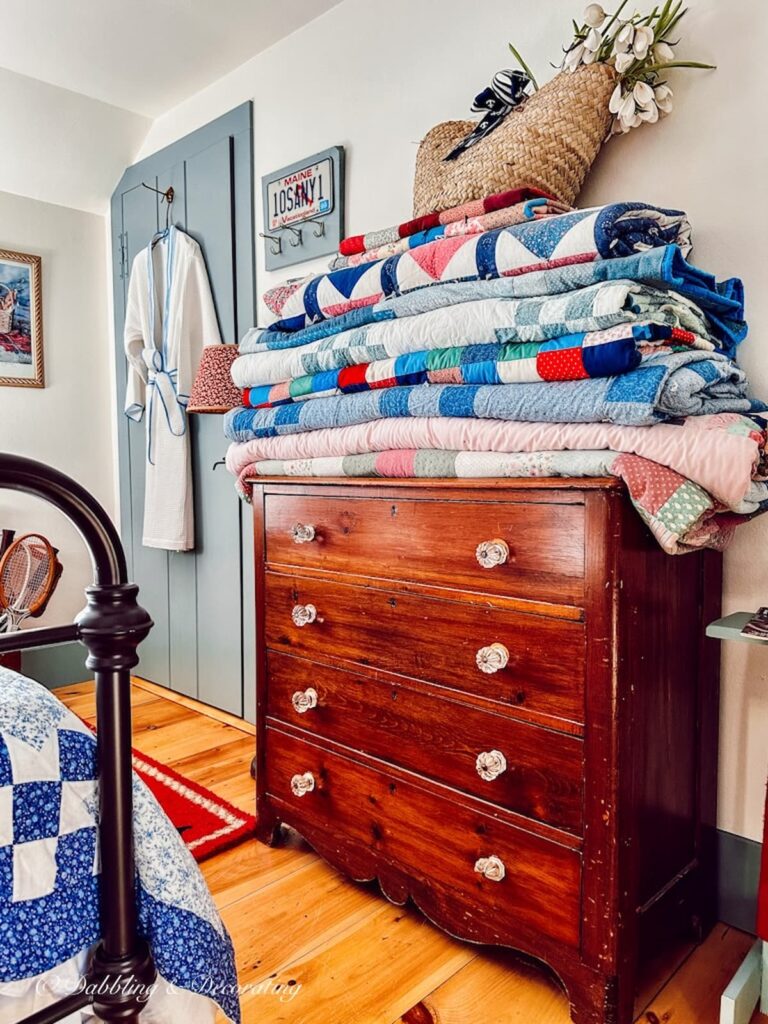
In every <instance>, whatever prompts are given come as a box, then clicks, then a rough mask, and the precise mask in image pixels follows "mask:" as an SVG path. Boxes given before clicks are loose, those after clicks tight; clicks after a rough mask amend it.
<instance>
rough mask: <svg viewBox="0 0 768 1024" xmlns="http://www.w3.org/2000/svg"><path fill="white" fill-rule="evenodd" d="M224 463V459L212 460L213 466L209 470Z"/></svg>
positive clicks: (224, 464)
mask: <svg viewBox="0 0 768 1024" xmlns="http://www.w3.org/2000/svg"><path fill="white" fill-rule="evenodd" d="M226 464H227V463H226V462H225V461H224V459H219V461H218V462H214V464H213V466H212V467H211V470H214V469H216V467H217V466H226Z"/></svg>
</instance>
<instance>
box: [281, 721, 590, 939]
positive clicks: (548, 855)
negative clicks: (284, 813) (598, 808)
mask: <svg viewBox="0 0 768 1024" xmlns="http://www.w3.org/2000/svg"><path fill="white" fill-rule="evenodd" d="M266 744H267V789H268V791H269V792H270V793H271V794H272V795H273V796H275V797H276V798H277V799H278V800H280V801H281V803H282V804H283V805H289V806H291V807H292V808H293V809H292V811H291V812H290V824H292V825H294V826H295V827H296V828H297V829H298V830H299V831H301V829H302V825H303V824H304V825H307V824H308V825H310V827H311V826H312V825H314V826H315V827H317V826H320V825H322V824H323V823H327V822H329V821H332V822H333V823H334V833H340V834H341V835H343V836H345V837H346V838H348V839H350V840H352V841H353V842H354V843H356V844H358V845H360V846H361V847H365V848H367V849H368V850H369V851H370V853H371V855H372V858H371V862H370V863H371V867H370V868H369V869H367V870H365V872H364V875H365V876H369V877H382V878H383V880H384V885H385V888H386V885H387V877H388V873H389V871H393V872H394V875H395V876H396V877H398V878H400V879H408V880H410V879H415V880H418V881H421V882H422V883H425V882H426V883H428V885H429V887H430V888H431V889H432V890H433V891H439V892H441V893H442V896H443V898H444V899H445V900H446V901H447V902H449V903H450V904H451V905H452V907H453V914H454V916H455V918H456V921H457V927H458V928H459V930H461V925H460V923H459V922H461V921H462V918H464V919H469V920H471V919H472V918H473V917H482V918H485V919H486V924H487V923H488V922H491V921H492V922H493V928H494V931H495V932H496V933H497V934H498V935H499V936H502V935H503V934H504V933H505V931H506V932H507V934H508V935H509V936H510V938H511V937H512V936H514V934H515V929H516V926H517V922H521V923H522V924H524V925H526V926H528V927H533V928H535V929H536V930H537V931H540V932H541V933H543V934H544V935H546V936H548V937H550V938H552V939H555V940H556V941H558V942H562V943H564V944H566V945H568V946H571V947H573V946H576V945H577V944H578V941H579V890H580V874H581V862H580V857H579V855H578V853H576V852H575V851H573V850H569V849H567V848H566V847H563V846H560V845H558V844H556V843H551V842H548V841H547V840H545V839H541V838H540V837H539V836H534V835H531V834H530V833H528V832H525V831H523V830H522V829H516V828H512V827H510V826H509V825H506V824H504V823H502V822H499V821H497V820H496V819H495V818H493V817H491V816H489V815H483V814H479V813H477V812H476V811H474V810H470V809H469V808H465V807H462V806H461V805H457V804H455V803H454V802H453V801H451V800H449V799H445V798H443V797H442V796H439V795H438V794H437V793H436V792H430V791H429V790H427V789H425V788H422V787H420V786H417V785H414V784H411V783H408V782H405V781H403V780H402V779H399V778H395V776H388V775H387V773H385V772H381V771H378V770H376V769H375V768H372V767H370V766H368V765H367V764H365V763H363V762H362V760H360V761H357V760H356V761H352V760H351V759H347V758H344V757H341V756H339V755H337V754H332V753H330V752H328V751H327V750H324V749H323V748H322V747H319V746H315V745H314V744H310V743H309V742H307V741H302V740H299V739H297V738H296V737H294V736H288V735H287V734H285V733H281V732H278V731H276V730H274V729H271V728H267V730H266ZM307 771H311V772H312V773H313V775H314V776H315V778H316V780H317V783H316V787H315V789H314V791H313V792H311V793H307V794H305V795H304V796H302V797H295V796H294V795H293V794H292V792H291V788H290V780H291V777H292V776H293V775H294V774H296V773H303V772H307ZM334 840H335V835H333V834H329V836H328V838H327V840H326V842H325V843H323V847H324V848H325V849H326V850H327V851H328V852H331V851H330V849H329V847H331V846H332V845H333V842H334ZM489 855H494V856H496V857H499V858H500V859H501V860H502V861H503V862H504V864H505V866H506V868H507V873H506V876H505V878H504V879H503V880H502V881H500V882H493V881H487V880H486V879H484V878H483V877H482V876H481V875H480V874H478V873H477V872H476V871H475V870H474V866H475V862H476V861H477V860H478V858H480V857H487V856H489ZM410 894H411V893H410V885H407V886H406V890H405V891H403V888H402V886H400V887H398V886H397V885H395V886H394V895H395V898H396V900H397V901H398V902H399V901H400V900H401V899H402V900H403V901H404V900H405V899H406V898H407V896H408V895H410Z"/></svg>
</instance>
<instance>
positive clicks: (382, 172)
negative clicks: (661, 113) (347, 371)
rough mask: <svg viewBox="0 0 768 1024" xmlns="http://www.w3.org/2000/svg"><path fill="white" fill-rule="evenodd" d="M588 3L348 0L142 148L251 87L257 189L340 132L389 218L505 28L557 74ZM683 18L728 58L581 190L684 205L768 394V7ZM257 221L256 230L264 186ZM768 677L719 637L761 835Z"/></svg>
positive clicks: (376, 213) (368, 212) (502, 57)
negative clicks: (421, 152) (743, 324)
mask: <svg viewBox="0 0 768 1024" xmlns="http://www.w3.org/2000/svg"><path fill="white" fill-rule="evenodd" d="M580 6H581V4H580V2H579V0H567V2H566V0H539V2H538V3H535V4H531V3H527V2H526V3H523V2H522V0H516V2H515V0H512V2H510V0H478V2H476V3H467V2H466V0H390V2H389V3H387V4H386V6H385V7H384V6H382V5H381V4H380V3H378V2H376V0H346V2H345V3H343V4H341V5H340V6H339V7H337V8H334V9H333V10H331V11H329V12H328V13H326V14H325V15H323V17H321V18H320V19H318V20H317V21H315V22H313V23H312V24H311V25H309V26H307V27H305V28H304V29H302V30H300V31H298V32H296V33H295V34H294V35H292V36H290V37H288V38H287V39H285V40H283V41H282V42H280V43H278V44H276V45H275V46H274V47H272V48H271V49H270V50H268V51H266V52H265V53H263V54H261V55H259V56H258V57H256V58H254V59H253V60H251V61H250V62H249V63H248V64H245V65H243V67H241V68H239V69H238V70H236V71H234V72H233V73H231V74H230V75H228V76H227V77H226V78H224V79H222V80H221V81H220V82H218V83H216V84H214V85H213V86H211V87H209V88H208V89H206V90H205V91H203V92H201V93H199V94H198V95H196V96H194V97H192V98H190V99H189V100H188V101H186V102H185V103H183V104H181V105H180V106H179V107H177V108H176V109H175V110H173V111H171V112H170V113H169V114H167V115H165V116H164V117H161V118H160V119H158V120H157V121H156V122H155V124H154V126H153V128H152V130H151V131H150V133H149V135H148V137H147V140H146V142H145V145H144V150H143V152H144V153H145V154H146V153H150V152H153V151H154V150H155V149H157V148H159V147H161V146H162V145H165V144H166V143H168V142H170V141H172V140H173V139H175V138H178V137H179V136H181V135H183V134H184V133H186V132H187V131H189V130H191V129H192V128H195V127H197V126H199V125H201V124H203V123H205V122H206V121H208V120H210V119H211V118H213V117H215V116H216V115H218V114H221V113H222V112H224V111H225V110H227V109H229V108H231V107H233V106H234V105H235V104H237V103H240V102H242V101H243V100H245V99H249V98H253V99H254V102H255V106H254V129H255V143H254V145H255V164H256V181H257V199H258V198H259V196H260V191H259V189H258V183H259V181H260V178H261V176H262V175H263V174H265V173H267V172H269V171H272V170H274V169H275V168H277V167H280V166H282V165H284V164H287V163H290V162H291V161H293V160H296V159H299V158H301V157H303V156H305V155H307V154H310V153H312V152H314V151H316V150H319V149H323V148H325V147H326V146H330V145H335V144H340V143H341V144H344V145H345V146H346V147H347V155H348V176H347V181H348V192H347V214H348V217H347V229H348V231H349V232H350V233H354V232H359V231H364V230H367V229H372V228H378V227H384V226H386V225H388V224H391V223H395V222H396V221H398V220H401V219H403V218H404V217H405V216H406V215H407V214H408V213H409V209H410V192H411V181H412V171H413V163H414V158H415V153H416V145H417V143H418V141H419V139H420V138H421V137H422V136H423V134H424V133H425V131H426V130H427V129H428V128H429V127H430V126H431V125H432V124H434V123H435V122H437V121H439V120H443V119H446V118H454V117H466V116H468V113H469V105H470V102H471V99H472V97H473V95H474V94H475V93H476V92H478V91H479V90H480V88H481V87H483V86H484V85H485V84H486V83H487V81H488V80H489V78H490V76H491V74H492V73H493V72H494V71H495V70H497V69H498V68H501V67H506V66H509V55H508V52H507V49H506V44H507V41H508V40H512V41H514V42H515V44H516V45H517V46H518V47H519V48H521V49H522V51H523V54H524V56H525V57H526V59H527V60H528V62H529V63H530V64H531V65H532V66H533V68H534V70H535V71H536V72H537V73H538V74H539V75H540V77H541V80H546V79H547V78H548V77H549V74H550V72H549V70H548V62H549V61H550V60H553V61H556V60H557V58H558V53H559V46H560V45H561V43H563V42H565V41H566V38H567V31H568V25H569V21H570V18H571V16H572V15H574V14H575V15H577V16H578V13H579V9H580ZM645 6H650V4H646V5H645ZM681 34H682V36H683V39H684V46H682V47H680V51H679V52H680V55H681V56H688V57H690V58H692V59H698V60H703V61H707V62H709V63H717V64H718V66H719V69H718V71H716V72H698V71H678V72H676V73H675V74H674V76H670V81H671V84H672V85H673V87H674V88H675V91H676V94H677V105H676V109H675V111H674V112H673V114H672V116H671V117H670V118H669V119H667V120H666V121H664V122H662V123H660V124H658V125H655V126H648V127H644V128H642V129H641V130H639V131H637V132H634V133H633V134H632V135H631V136H630V137H627V138H622V139H618V140H614V141H612V142H611V143H610V145H609V146H608V147H607V148H606V149H605V151H604V153H603V155H602V156H601V158H600V159H599V161H598V164H597V166H596V167H595V168H594V171H593V173H592V175H591V177H590V179H589V183H588V186H587V188H586V190H585V192H584V194H583V196H582V197H581V202H582V204H595V203H606V202H610V201H611V200H618V199H630V200H634V199H642V200H648V201H651V202H655V203H659V204H662V205H667V206H679V207H683V208H685V209H686V210H688V211H689V213H690V215H691V217H692V220H693V224H694V228H695V240H696V249H695V259H696V262H698V263H699V264H700V265H702V266H704V267H705V268H707V269H709V270H711V271H714V272H716V273H718V274H720V275H723V276H729V275H732V274H737V275H740V276H742V277H743V278H744V280H745V283H746V287H747V296H748V316H749V320H750V322H751V325H752V330H751V336H750V339H749V340H748V341H747V343H746V344H745V346H744V349H743V364H744V366H745V367H746V368H747V370H748V371H749V372H750V374H751V376H752V380H753V384H754V387H755V390H756V391H758V392H760V393H762V394H763V395H768V359H766V358H765V353H766V344H768V340H766V332H768V287H766V281H768V258H767V257H766V251H768V250H767V247H766V238H768V215H767V214H766V204H765V201H764V190H765V184H766V181H768V142H767V141H766V138H767V136H766V131H765V109H764V97H765V93H766V89H768V71H766V64H765V53H766V44H767V43H768V16H767V15H766V13H765V7H764V3H763V2H762V0H742V2H740V3H738V4H734V3H725V2H724V0H691V10H690V12H689V14H688V15H687V16H686V18H685V20H684V22H683V26H682V32H681ZM257 221H258V230H262V225H261V207H260V202H258V201H257ZM258 258H259V286H260V290H264V288H265V287H267V286H268V285H269V284H271V283H274V282H275V281H276V280H277V279H279V278H280V277H281V276H286V275H274V274H272V275H270V274H267V273H265V272H264V269H263V246H262V244H261V243H260V244H259V246H258ZM320 265H322V264H318V266H320ZM306 269H308V267H307V266H306V265H305V266H304V267H299V268H297V271H298V272H302V271H304V270H306ZM294 273H295V272H294ZM262 314H263V315H266V314H265V311H264V310H263V309H262ZM724 601H725V608H726V610H727V611H734V610H738V609H750V608H756V607H757V606H758V605H761V604H763V603H766V604H768V517H766V518H765V519H763V520H759V521H756V522H754V523H751V524H749V525H747V526H744V527H743V528H742V530H741V532H740V534H739V536H738V539H737V541H736V543H735V544H734V546H733V548H732V549H731V551H730V552H729V553H728V555H727V558H726V585H725V596H724ZM670 639H671V641H672V642H674V638H670ZM767 682H768V650H765V649H760V648H757V647H754V646H748V645H745V644H731V645H724V648H723V699H722V742H721V751H722V755H721V769H720V779H721V785H720V825H721V827H722V828H724V829H727V830H729V831H732V832H736V833H740V834H743V835H747V836H750V837H752V838H754V839H758V838H760V837H761V826H762V806H763V795H764V786H765V779H766V767H767V766H768V744H766V741H765V737H766V735H768V685H766V683H767Z"/></svg>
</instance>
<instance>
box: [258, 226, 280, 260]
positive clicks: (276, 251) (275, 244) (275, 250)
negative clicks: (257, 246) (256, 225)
mask: <svg viewBox="0 0 768 1024" xmlns="http://www.w3.org/2000/svg"><path fill="white" fill-rule="evenodd" d="M259 238H267V239H269V241H270V243H271V244H270V249H271V251H272V255H273V256H279V255H280V253H281V252H282V251H283V240H282V238H281V237H280V235H267V234H265V233H264V232H263V231H260V232H259Z"/></svg>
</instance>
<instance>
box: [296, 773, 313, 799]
mask: <svg viewBox="0 0 768 1024" xmlns="http://www.w3.org/2000/svg"><path fill="white" fill-rule="evenodd" d="M314 788H315V776H314V775H313V774H312V772H304V774H303V775H294V776H293V778H292V779H291V792H292V793H293V795H294V796H304V794H305V793H311V792H312V790H313V789H314Z"/></svg>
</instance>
